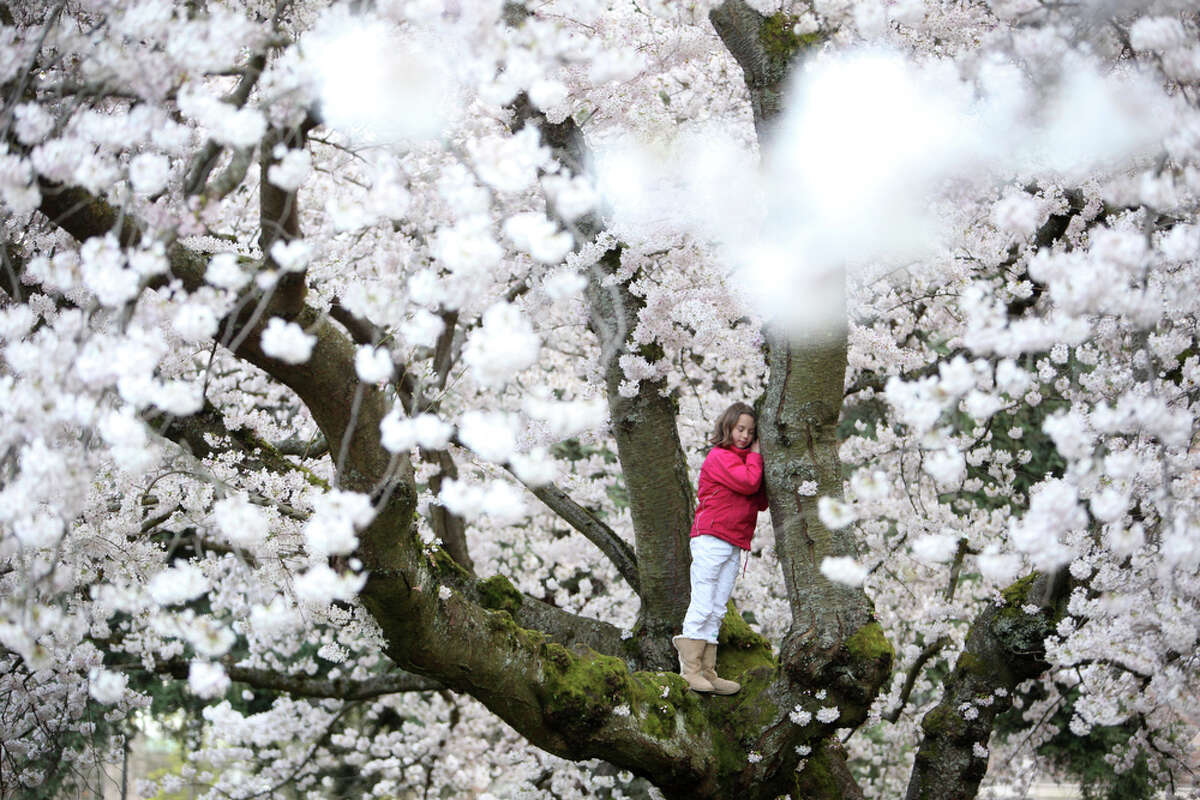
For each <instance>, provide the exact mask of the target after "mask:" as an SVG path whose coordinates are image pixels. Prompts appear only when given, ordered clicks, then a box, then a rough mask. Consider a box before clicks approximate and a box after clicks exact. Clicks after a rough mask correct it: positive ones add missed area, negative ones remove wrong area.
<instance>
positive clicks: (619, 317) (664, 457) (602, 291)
mask: <svg viewBox="0 0 1200 800" xmlns="http://www.w3.org/2000/svg"><path fill="white" fill-rule="evenodd" d="M620 259H621V256H620V250H619V249H613V250H610V251H608V253H606V254H605V256H604V257H603V258H602V259H601V261H600V263H599V264H598V265H597V266H596V268H595V269H594V270H593V272H592V278H591V280H590V281H589V285H588V290H587V294H588V300H589V302H590V305H591V309H592V316H593V323H592V327H593V330H595V331H596V334H597V336H598V337H599V338H600V345H601V359H602V361H603V364H604V378H605V386H606V389H607V396H608V408H609V416H610V419H611V422H612V432H613V438H614V439H615V440H616V443H617V456H618V458H619V459H620V462H621V471H622V474H623V475H624V478H625V488H626V489H627V490H628V492H629V510H630V515H631V516H632V518H633V527H634V531H635V532H636V539H635V550H636V554H637V564H638V577H639V582H640V586H641V592H640V596H641V601H642V604H641V610H640V613H639V626H638V628H639V629H638V631H637V637H638V639H639V640H640V641H641V642H642V643H643V646H644V648H645V650H646V652H647V655H648V656H649V657H650V659H651V663H652V664H654V665H655V666H657V667H660V668H671V667H672V666H673V665H674V663H675V651H674V649H673V647H672V646H671V641H670V640H671V637H672V636H674V635H675V634H678V633H679V630H680V626H681V625H682V624H683V616H684V614H685V613H686V612H687V606H688V601H689V597H690V593H691V582H690V576H689V569H690V566H691V553H690V550H689V549H688V542H689V534H690V531H691V527H692V512H693V510H694V500H693V496H692V488H691V479H690V478H689V476H688V469H687V459H686V458H685V457H684V454H683V445H682V444H681V443H680V441H679V432H678V429H677V428H676V425H675V413H676V405H675V400H674V399H673V398H671V397H667V396H664V395H663V390H664V388H665V384H664V382H662V381H642V382H641V384H640V385H639V386H638V390H637V394H635V395H634V396H632V397H625V396H624V395H622V394H621V384H622V383H623V382H625V370H624V369H623V368H622V367H621V364H620V359H621V356H623V355H626V354H628V353H630V352H631V347H632V338H633V330H634V328H635V327H636V326H637V323H638V312H639V311H640V310H641V309H642V308H643V306H644V302H643V301H642V299H641V298H639V297H637V296H635V295H634V294H633V293H632V292H630V291H629V282H628V281H626V282H624V283H620V284H612V285H604V279H605V278H607V277H609V276H611V275H613V274H615V273H616V271H617V270H618V269H619V268H620ZM642 355H644V356H647V357H650V358H653V357H654V356H655V354H654V353H644V354H642Z"/></svg>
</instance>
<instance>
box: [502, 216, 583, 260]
mask: <svg viewBox="0 0 1200 800" xmlns="http://www.w3.org/2000/svg"><path fill="white" fill-rule="evenodd" d="M504 235H505V236H507V237H508V238H509V240H510V241H512V243H513V244H514V245H516V246H517V248H518V249H520V250H523V251H524V252H526V253H529V255H530V256H532V257H533V260H534V261H538V262H541V263H543V264H557V263H559V262H560V261H562V260H563V259H564V258H566V256H567V253H569V252H571V248H572V247H573V246H574V238H573V237H572V236H571V234H570V232H568V231H565V230H559V228H558V225H556V224H555V223H554V222H552V221H551V220H549V219H547V218H546V215H545V214H542V213H541V212H538V211H529V212H525V213H521V214H514V215H513V216H511V217H509V218H508V219H507V220H505V222H504Z"/></svg>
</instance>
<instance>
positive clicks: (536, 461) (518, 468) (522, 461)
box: [509, 448, 558, 486]
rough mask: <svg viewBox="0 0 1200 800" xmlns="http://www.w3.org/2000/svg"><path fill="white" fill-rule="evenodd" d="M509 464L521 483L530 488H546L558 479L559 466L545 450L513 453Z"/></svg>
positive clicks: (538, 449)
mask: <svg viewBox="0 0 1200 800" xmlns="http://www.w3.org/2000/svg"><path fill="white" fill-rule="evenodd" d="M509 463H510V464H511V465H512V468H513V472H515V473H516V475H517V477H518V478H519V479H520V480H521V482H522V483H524V484H526V485H528V486H545V485H546V484H548V483H553V482H554V480H555V479H556V478H557V477H558V465H557V464H556V463H555V461H554V458H553V457H551V456H550V455H549V454H548V453H547V452H546V451H545V450H544V449H543V448H537V449H535V450H531V451H529V452H528V453H513V454H512V456H511V457H510V458H509Z"/></svg>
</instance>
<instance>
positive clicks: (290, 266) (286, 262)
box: [271, 239, 313, 272]
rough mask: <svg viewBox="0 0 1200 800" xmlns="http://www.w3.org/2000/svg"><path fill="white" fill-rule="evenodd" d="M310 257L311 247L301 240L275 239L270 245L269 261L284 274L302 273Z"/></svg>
mask: <svg viewBox="0 0 1200 800" xmlns="http://www.w3.org/2000/svg"><path fill="white" fill-rule="evenodd" d="M312 255H313V252H312V245H310V244H309V243H308V242H306V241H304V240H303V239H292V240H291V241H284V240H283V239H276V240H275V243H274V244H272V245H271V259H272V260H273V261H274V262H275V263H276V264H278V265H279V268H280V269H281V270H283V271H284V272H303V271H304V268H305V267H307V266H308V262H309V260H310V259H311V258H312Z"/></svg>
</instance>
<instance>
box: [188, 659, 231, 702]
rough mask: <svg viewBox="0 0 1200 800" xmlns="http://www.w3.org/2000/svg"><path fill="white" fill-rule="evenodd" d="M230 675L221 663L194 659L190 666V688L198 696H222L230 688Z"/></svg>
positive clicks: (207, 697)
mask: <svg viewBox="0 0 1200 800" xmlns="http://www.w3.org/2000/svg"><path fill="white" fill-rule="evenodd" d="M229 685H230V681H229V676H228V675H226V674H225V668H224V667H222V666H221V665H220V664H213V663H210V662H207V661H193V662H192V663H191V665H190V666H189V667H188V689H190V690H191V692H192V694H194V695H196V696H197V697H203V698H206V699H211V698H213V697H220V696H221V695H223V694H225V692H226V691H227V690H228V689H229Z"/></svg>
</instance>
